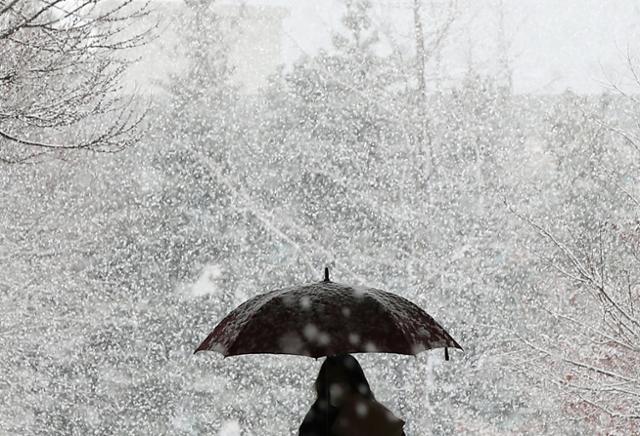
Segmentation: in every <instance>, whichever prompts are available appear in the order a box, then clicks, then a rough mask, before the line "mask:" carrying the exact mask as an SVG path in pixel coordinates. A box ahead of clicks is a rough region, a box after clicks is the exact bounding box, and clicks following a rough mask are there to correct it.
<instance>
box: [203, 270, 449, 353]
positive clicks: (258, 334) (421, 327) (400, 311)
mask: <svg viewBox="0 0 640 436" xmlns="http://www.w3.org/2000/svg"><path fill="white" fill-rule="evenodd" d="M441 347H444V349H445V358H446V360H449V353H448V348H459V349H462V347H461V346H460V345H459V344H458V343H457V342H456V341H455V340H454V339H453V338H452V337H451V336H450V335H449V333H447V332H446V331H445V330H444V328H442V326H440V324H438V323H437V322H436V321H435V320H434V319H433V318H432V317H431V316H429V314H427V313H426V312H425V311H424V310H422V309H421V308H420V307H418V306H417V305H415V304H414V303H412V302H411V301H409V300H407V299H405V298H402V297H400V296H398V295H396V294H393V293H390V292H385V291H382V290H379V289H374V288H367V287H360V286H350V285H344V284H340V283H334V282H332V281H330V280H329V269H328V268H325V278H324V280H323V281H321V282H317V283H311V284H307V285H302V286H293V287H288V288H283V289H277V290H274V291H271V292H267V293H264V294H261V295H258V296H256V297H253V298H251V299H249V300H247V301H245V302H244V303H242V304H241V305H240V306H238V307H237V308H235V309H234V310H233V311H231V312H230V313H229V314H228V315H227V316H226V317H224V318H223V319H222V320H221V321H220V322H219V323H218V325H216V327H215V328H214V329H213V331H212V332H211V333H210V334H209V336H207V338H206V339H205V340H204V341H203V342H202V343H201V344H200V345H199V346H198V348H197V349H196V351H195V352H196V353H197V352H198V351H204V350H212V351H217V352H220V353H222V354H223V355H224V356H235V355H240V354H257V353H269V354H295V355H303V356H311V357H315V358H318V357H321V356H330V355H335V354H341V353H370V352H380V353H397V354H408V355H416V354H418V353H419V352H421V351H423V350H428V349H432V348H441Z"/></svg>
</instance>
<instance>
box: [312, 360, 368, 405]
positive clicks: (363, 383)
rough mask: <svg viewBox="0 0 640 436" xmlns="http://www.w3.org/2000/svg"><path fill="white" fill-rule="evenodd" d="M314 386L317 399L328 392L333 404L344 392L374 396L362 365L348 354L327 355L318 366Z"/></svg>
mask: <svg viewBox="0 0 640 436" xmlns="http://www.w3.org/2000/svg"><path fill="white" fill-rule="evenodd" d="M315 388H316V394H317V395H318V399H326V398H327V394H328V393H329V395H330V400H331V403H333V404H334V405H335V404H337V403H339V402H340V399H341V398H343V397H344V395H345V394H350V393H359V394H360V395H362V396H364V397H366V398H371V399H373V398H374V396H373V392H371V388H370V387H369V382H367V379H366V377H365V376H364V371H362V367H360V364H359V363H358V361H357V360H356V358H355V357H353V356H352V355H350V354H338V355H335V356H329V357H327V358H326V359H325V361H324V362H323V363H322V366H321V367H320V372H319V373H318V377H317V378H316V382H315Z"/></svg>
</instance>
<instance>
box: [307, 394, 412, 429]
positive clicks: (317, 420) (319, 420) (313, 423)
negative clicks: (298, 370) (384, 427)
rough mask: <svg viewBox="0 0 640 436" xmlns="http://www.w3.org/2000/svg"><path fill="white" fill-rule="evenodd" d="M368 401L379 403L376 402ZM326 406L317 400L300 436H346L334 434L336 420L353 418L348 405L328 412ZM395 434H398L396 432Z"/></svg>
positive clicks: (330, 408) (330, 409) (332, 407)
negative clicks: (347, 408)
mask: <svg viewBox="0 0 640 436" xmlns="http://www.w3.org/2000/svg"><path fill="white" fill-rule="evenodd" d="M368 401H371V402H374V403H377V402H376V401H375V400H368ZM325 404H326V402H325V401H324V400H316V401H315V403H313V405H312V406H311V409H309V411H308V412H307V414H306V415H305V417H304V420H303V421H302V424H301V425H300V429H299V431H298V436H344V435H340V434H337V433H335V432H334V430H335V429H336V428H337V426H336V419H337V418H339V417H340V419H344V418H349V416H353V413H349V411H347V410H346V407H347V406H346V405H345V407H344V408H337V407H334V406H331V405H330V406H329V408H328V410H327V408H326V407H325ZM377 404H379V403H377ZM380 407H381V408H383V409H384V407H383V406H381V405H380ZM343 409H344V410H343ZM355 422H356V426H359V425H360V424H358V422H362V421H355ZM343 424H344V423H343ZM359 428H360V427H359ZM394 434H396V433H395V431H394ZM402 436H405V433H404V431H403V432H402Z"/></svg>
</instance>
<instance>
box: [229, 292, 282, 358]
mask: <svg viewBox="0 0 640 436" xmlns="http://www.w3.org/2000/svg"><path fill="white" fill-rule="evenodd" d="M287 290H288V288H283V289H276V290H275V291H271V292H267V293H266V294H262V295H261V297H262V298H264V301H262V302H261V303H260V304H259V305H258V306H257V307H256V308H255V309H254V310H253V311H252V313H251V314H250V315H249V317H248V318H247V321H246V322H245V323H244V325H243V326H242V327H241V328H240V329H239V330H238V334H236V337H235V338H234V339H233V341H231V344H230V345H229V350H230V349H231V348H232V347H233V346H234V345H235V343H236V341H237V340H238V338H239V337H241V336H242V333H243V332H244V331H245V330H246V329H247V327H248V326H249V324H251V322H252V321H253V319H254V318H255V316H256V315H257V314H258V312H260V310H261V309H262V308H263V307H264V306H266V305H267V303H269V302H270V301H272V300H273V298H274V297H275V296H276V295H278V294H280V293H282V292H284V291H287ZM257 297H260V295H258V296H256V297H255V298H257ZM229 350H227V352H228V351H229Z"/></svg>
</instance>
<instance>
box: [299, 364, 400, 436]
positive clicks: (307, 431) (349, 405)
mask: <svg viewBox="0 0 640 436" xmlns="http://www.w3.org/2000/svg"><path fill="white" fill-rule="evenodd" d="M336 384H337V386H338V387H342V388H343V389H346V392H345V394H344V395H345V396H344V397H343V400H340V401H338V403H339V404H340V406H339V407H336V406H334V405H333V404H331V403H330V402H329V401H328V400H329V392H330V390H331V389H330V387H333V386H335V385H336ZM315 391H316V398H317V399H316V401H315V402H314V403H313V405H312V406H311V409H310V410H309V411H308V412H307V414H306V415H305V417H304V420H303V421H302V424H301V425H300V429H299V431H298V436H354V435H355V434H361V432H362V431H363V429H364V433H367V432H368V433H378V434H379V435H382V434H385V435H386V434H388V433H392V434H393V435H394V436H395V435H397V434H398V433H399V432H400V433H401V434H402V435H403V436H404V432H402V431H401V430H400V429H401V425H400V424H398V422H401V423H402V424H404V422H403V421H402V420H399V419H397V418H395V417H394V416H393V414H392V413H391V412H390V411H388V410H387V409H386V408H385V407H384V406H382V405H381V404H380V403H378V402H377V401H376V399H375V397H374V395H373V393H372V392H371V389H370V387H369V382H367V378H366V377H365V375H364V372H363V371H362V368H361V367H360V364H359V363H358V361H357V360H356V359H355V357H353V356H351V355H350V354H339V355H335V356H329V357H327V359H326V360H325V361H324V362H323V364H322V366H321V367H320V372H319V373H318V377H317V379H316V382H315ZM334 404H335V403H334ZM358 406H364V410H369V411H371V413H370V414H368V412H366V413H365V414H362V413H360V412H357V407H358ZM356 412H357V413H356ZM385 420H387V421H385ZM336 421H338V422H337V423H336ZM387 422H389V423H391V422H395V423H396V424H395V428H394V429H393V430H389V431H387V430H388V429H389V427H388V426H387V425H386V423H387ZM390 425H391V426H393V424H390ZM398 425H400V427H398ZM367 429H373V430H371V431H369V430H367ZM381 429H384V431H382V430H381ZM339 433H342V434H339ZM345 433H349V434H348V435H345ZM367 436H370V435H367Z"/></svg>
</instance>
